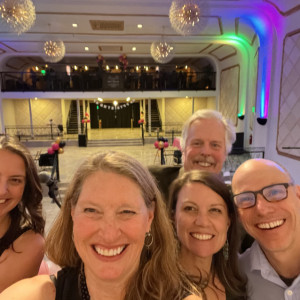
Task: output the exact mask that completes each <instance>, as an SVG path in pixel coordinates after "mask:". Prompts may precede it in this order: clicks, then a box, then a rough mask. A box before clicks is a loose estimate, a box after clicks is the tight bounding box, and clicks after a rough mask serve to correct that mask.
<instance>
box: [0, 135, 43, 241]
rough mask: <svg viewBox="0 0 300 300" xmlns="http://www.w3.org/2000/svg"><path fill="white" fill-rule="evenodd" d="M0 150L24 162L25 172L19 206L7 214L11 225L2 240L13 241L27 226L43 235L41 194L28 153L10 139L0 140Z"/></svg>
mask: <svg viewBox="0 0 300 300" xmlns="http://www.w3.org/2000/svg"><path fill="white" fill-rule="evenodd" d="M0 150H6V151H10V152H12V153H14V154H16V155H18V156H20V157H21V158H22V159H23V161H24V164H25V170H26V179H25V187H24V192H23V195H22V199H21V201H20V202H19V204H18V205H17V206H16V207H15V208H14V209H12V210H11V211H10V212H9V214H10V217H11V223H10V227H9V228H8V230H7V232H6V234H5V236H4V238H3V239H5V240H8V241H10V240H14V238H13V237H15V236H16V235H17V233H18V231H19V230H20V229H21V228H23V227H25V226H28V227H29V228H30V229H32V230H33V231H34V232H35V233H39V234H41V235H43V233H44V227H45V220H44V218H43V216H42V199H43V194H42V189H41V184H40V181H39V177H38V173H37V169H36V165H35V163H34V161H33V158H32V156H31V154H30V152H29V151H28V149H27V148H26V147H25V146H24V145H22V144H21V143H19V142H18V141H16V140H15V139H13V138H12V137H2V138H0ZM3 239H2V241H3ZM3 242H4V241H3Z"/></svg>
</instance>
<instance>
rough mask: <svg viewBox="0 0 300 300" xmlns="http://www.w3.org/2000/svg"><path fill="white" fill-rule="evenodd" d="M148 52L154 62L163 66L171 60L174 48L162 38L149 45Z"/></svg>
mask: <svg viewBox="0 0 300 300" xmlns="http://www.w3.org/2000/svg"><path fill="white" fill-rule="evenodd" d="M150 52H151V55H152V57H153V59H154V60H155V61H156V62H158V63H160V64H165V63H168V62H169V61H171V60H172V58H173V56H174V47H173V46H172V45H171V44H170V43H168V42H167V41H166V40H165V39H164V38H163V37H162V38H161V39H160V40H158V41H154V42H153V43H152V44H151V47H150Z"/></svg>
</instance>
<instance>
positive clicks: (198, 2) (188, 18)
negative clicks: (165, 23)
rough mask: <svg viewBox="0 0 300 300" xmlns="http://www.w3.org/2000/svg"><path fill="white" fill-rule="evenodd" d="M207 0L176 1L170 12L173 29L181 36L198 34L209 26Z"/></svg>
mask: <svg viewBox="0 0 300 300" xmlns="http://www.w3.org/2000/svg"><path fill="white" fill-rule="evenodd" d="M204 15H208V1H207V0H174V1H173V2H172V4H171V7H170V11H169V18H170V23H171V25H172V27H173V29H174V30H175V31H176V32H177V33H179V34H181V35H192V34H198V33H199V32H200V31H201V30H202V29H203V28H204V27H205V26H206V24H207V18H205V17H203V16H204Z"/></svg>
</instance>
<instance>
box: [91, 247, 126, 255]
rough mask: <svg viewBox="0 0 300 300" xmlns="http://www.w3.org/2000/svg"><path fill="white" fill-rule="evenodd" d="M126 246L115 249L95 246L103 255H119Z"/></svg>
mask: <svg viewBox="0 0 300 300" xmlns="http://www.w3.org/2000/svg"><path fill="white" fill-rule="evenodd" d="M124 248H125V246H122V247H118V248H115V249H101V248H99V247H95V250H96V252H97V253H98V254H100V255H103V256H116V255H119V254H120V253H121V252H122V251H123V250H124Z"/></svg>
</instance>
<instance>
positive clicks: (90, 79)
mask: <svg viewBox="0 0 300 300" xmlns="http://www.w3.org/2000/svg"><path fill="white" fill-rule="evenodd" d="M0 76H1V83H2V84H1V87H2V88H1V89H2V92H8V91H15V92H26V91H153V90H157V91H175V90H215V89H216V74H215V72H212V73H207V72H205V73H204V72H192V73H188V72H183V71H181V72H176V71H172V72H167V71H160V72H119V73H113V72H106V71H102V70H98V71H85V72H78V73H71V74H70V75H68V74H67V73H66V72H55V71H52V72H46V73H45V74H42V73H40V72H2V73H0Z"/></svg>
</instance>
